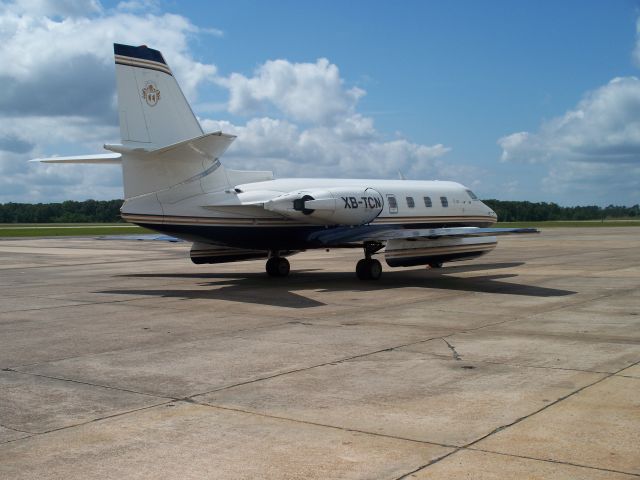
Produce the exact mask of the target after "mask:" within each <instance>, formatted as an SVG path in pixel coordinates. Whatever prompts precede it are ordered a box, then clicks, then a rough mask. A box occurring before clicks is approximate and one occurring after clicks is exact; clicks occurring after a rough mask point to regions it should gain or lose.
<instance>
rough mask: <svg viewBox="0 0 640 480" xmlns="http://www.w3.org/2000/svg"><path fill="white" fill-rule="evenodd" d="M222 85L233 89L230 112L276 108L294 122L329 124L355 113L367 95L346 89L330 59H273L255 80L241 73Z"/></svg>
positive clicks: (222, 82)
mask: <svg viewBox="0 0 640 480" xmlns="http://www.w3.org/2000/svg"><path fill="white" fill-rule="evenodd" d="M218 83H219V84H221V85H223V86H225V87H226V88H228V89H229V93H230V98H229V111H230V112H231V113H234V114H240V115H253V114H259V113H262V112H264V111H265V109H266V108H268V107H270V106H273V107H275V108H277V109H278V110H279V111H281V112H282V113H284V114H285V115H286V116H288V117H289V118H291V119H293V120H297V121H302V122H310V123H329V122H333V121H335V120H336V119H337V118H339V117H341V116H344V115H346V114H349V113H352V112H353V109H354V108H355V104H356V102H357V101H358V99H359V98H361V97H362V96H363V95H364V94H365V92H364V90H362V89H360V88H358V87H353V88H348V89H347V88H345V86H344V81H343V80H342V79H341V78H340V72H339V70H338V67H337V66H336V65H334V64H332V63H330V62H329V60H327V59H326V58H320V59H318V60H317V61H316V62H315V63H291V62H289V61H287V60H269V61H267V62H265V63H264V64H263V65H261V66H260V67H259V68H258V69H257V70H256V72H255V75H254V76H253V77H250V78H247V77H245V76H244V75H241V74H239V73H233V74H231V75H230V76H229V77H226V78H224V77H221V78H219V79H218Z"/></svg>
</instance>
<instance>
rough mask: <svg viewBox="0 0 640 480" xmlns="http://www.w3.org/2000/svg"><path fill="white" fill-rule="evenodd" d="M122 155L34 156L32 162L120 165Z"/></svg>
mask: <svg viewBox="0 0 640 480" xmlns="http://www.w3.org/2000/svg"><path fill="white" fill-rule="evenodd" d="M121 157H122V156H121V155H120V154H119V153H99V154H97V155H79V156H75V157H49V158H34V159H33V160H29V161H30V162H40V163H88V164H94V165H95V164H106V165H109V164H110V165H120V164H121V163H122V158H121Z"/></svg>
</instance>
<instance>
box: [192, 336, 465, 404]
mask: <svg viewBox="0 0 640 480" xmlns="http://www.w3.org/2000/svg"><path fill="white" fill-rule="evenodd" d="M451 335H454V334H453V333H452V334H449V335H444V336H442V335H441V336H437V337H430V338H426V339H423V340H419V341H416V342H410V343H406V344H402V345H395V346H392V347H387V348H381V349H378V350H374V351H372V352H365V353H361V354H358V355H352V356H349V357H345V358H341V359H337V360H331V361H328V362H323V363H319V364H316V365H311V366H308V367H302V368H296V369H293V370H287V371H286V372H280V373H275V374H273V375H268V376H266V377H261V378H255V379H253V380H247V381H244V382H239V383H234V384H232V385H225V386H223V387H219V388H215V389H213V390H208V391H206V392H201V393H196V394H193V395H190V396H189V397H185V398H188V399H192V398H194V397H199V396H202V395H208V394H210V393H216V392H220V391H222V390H228V389H231V388H236V387H241V386H243V385H250V384H252V383H257V382H262V381H264V380H271V379H273V378H278V377H282V376H284V375H289V374H292V373H299V372H305V371H307V370H312V369H314V368H320V367H326V366H327V365H336V364H338V363H345V362H349V361H351V360H356V359H359V358H364V357H368V356H370V355H376V354H378V353H383V352H391V351H393V350H398V349H400V348H404V347H409V346H412V345H419V344H421V343H426V342H430V341H432V340H439V339H443V338H444V337H450V336H451Z"/></svg>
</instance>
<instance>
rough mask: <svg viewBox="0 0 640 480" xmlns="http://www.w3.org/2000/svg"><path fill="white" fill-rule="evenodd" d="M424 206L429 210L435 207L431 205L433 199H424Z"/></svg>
mask: <svg viewBox="0 0 640 480" xmlns="http://www.w3.org/2000/svg"><path fill="white" fill-rule="evenodd" d="M424 206H425V207H427V208H431V207H433V203H431V197H424Z"/></svg>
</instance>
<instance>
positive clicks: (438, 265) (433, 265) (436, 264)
mask: <svg viewBox="0 0 640 480" xmlns="http://www.w3.org/2000/svg"><path fill="white" fill-rule="evenodd" d="M429 266H430V267H431V268H442V262H433V263H430V264H429Z"/></svg>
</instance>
